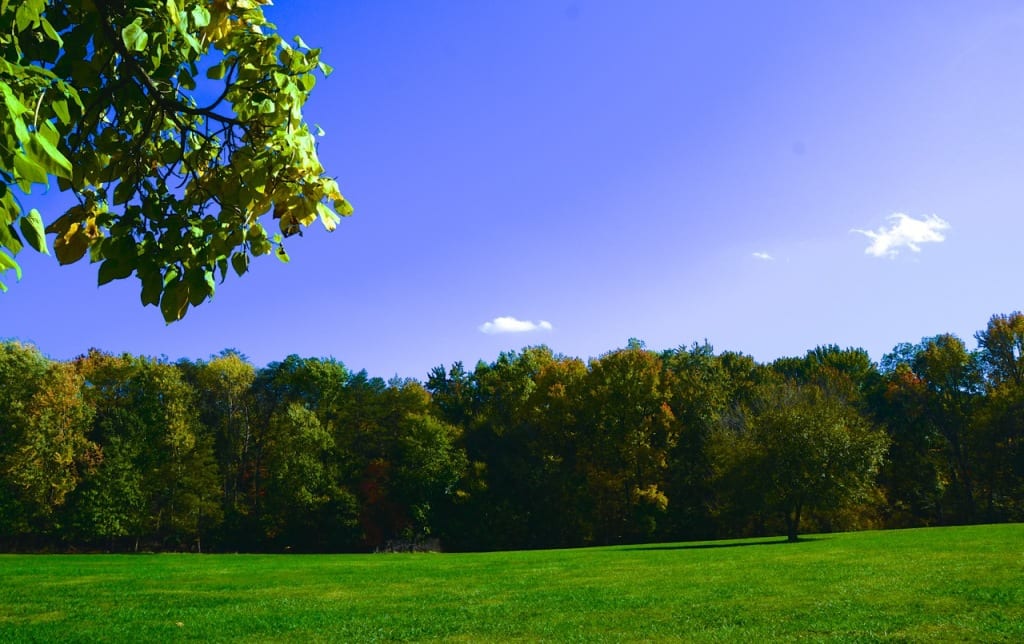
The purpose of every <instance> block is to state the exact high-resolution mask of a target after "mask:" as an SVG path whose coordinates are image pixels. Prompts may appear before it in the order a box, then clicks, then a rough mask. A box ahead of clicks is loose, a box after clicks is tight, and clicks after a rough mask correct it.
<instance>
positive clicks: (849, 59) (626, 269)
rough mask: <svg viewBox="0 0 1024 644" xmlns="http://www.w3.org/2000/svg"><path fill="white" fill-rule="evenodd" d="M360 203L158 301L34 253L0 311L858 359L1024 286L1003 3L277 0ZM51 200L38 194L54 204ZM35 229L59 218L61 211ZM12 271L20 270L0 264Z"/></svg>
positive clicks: (364, 359) (288, 340) (140, 344)
mask: <svg viewBox="0 0 1024 644" xmlns="http://www.w3.org/2000/svg"><path fill="white" fill-rule="evenodd" d="M266 13H267V15H268V17H269V18H270V20H271V21H273V22H275V23H276V24H277V26H278V28H279V30H280V32H281V33H282V34H283V35H286V36H289V37H290V36H291V35H294V34H301V36H302V37H303V39H304V40H305V41H306V42H307V43H309V44H310V45H311V46H314V47H316V46H319V47H321V48H322V49H323V54H322V58H323V60H325V61H326V62H328V63H329V64H331V65H333V66H334V67H335V70H334V73H333V74H332V75H331V76H330V77H328V78H327V79H322V80H321V81H320V82H319V83H318V85H317V87H316V88H315V89H314V91H313V95H312V97H311V99H310V101H309V103H308V104H307V110H306V116H307V118H308V120H309V121H310V122H312V123H316V124H319V125H320V126H322V127H323V129H324V130H325V131H326V135H325V136H324V137H323V138H322V139H321V141H320V147H319V153H320V156H321V160H322V162H323V164H324V166H325V167H326V168H327V172H328V174H330V175H331V176H334V177H336V178H337V180H338V182H339V184H340V185H341V188H342V191H343V192H344V193H345V196H346V197H347V198H348V199H349V200H350V201H351V202H352V204H353V205H354V207H355V214H354V215H353V216H352V217H351V218H349V219H346V220H345V221H344V222H343V223H342V225H341V226H339V228H338V229H337V230H336V231H335V232H333V233H330V234H329V233H327V232H326V231H324V230H323V229H322V227H319V225H316V226H314V228H312V229H310V231H309V232H308V233H307V234H306V235H304V237H303V238H301V239H297V240H294V241H292V240H290V243H289V245H288V251H289V254H290V255H291V258H292V261H291V262H290V263H289V264H288V265H284V264H281V263H280V262H278V261H276V260H275V259H273V258H272V257H270V256H267V257H263V258H259V259H258V260H256V261H254V262H253V265H252V267H251V272H250V273H249V274H248V275H246V276H245V277H243V278H237V277H236V276H234V275H231V276H229V277H228V279H227V281H226V282H225V283H224V284H221V285H220V286H219V287H218V290H217V294H216V296H215V298H214V299H213V300H212V301H210V302H207V303H205V304H203V305H202V306H200V307H199V308H197V309H190V310H189V313H188V315H187V316H186V318H185V319H184V320H182V321H180V322H177V323H174V324H172V325H165V323H164V322H163V319H162V317H161V315H160V312H159V310H158V309H157V308H155V307H142V306H141V304H140V301H139V283H138V281H137V280H136V279H135V278H131V279H128V280H121V281H118V282H115V283H111V284H108V285H105V286H103V287H97V286H96V268H97V267H96V266H95V265H91V266H90V265H88V264H82V265H73V266H69V267H58V266H57V263H56V260H55V259H54V258H52V257H44V256H40V255H36V254H33V253H32V251H25V252H23V253H22V254H21V255H19V256H18V261H19V262H20V263H21V264H22V267H23V269H24V276H23V278H22V280H21V281H20V282H19V283H16V284H10V291H9V292H8V293H6V294H3V295H0V337H7V338H17V339H20V340H23V341H29V342H32V343H34V344H36V345H37V346H38V347H39V348H40V350H42V351H43V352H44V353H46V354H47V355H50V356H51V357H53V358H55V359H69V358H72V357H74V356H76V355H78V354H81V353H83V352H85V351H86V350H88V349H89V348H90V347H96V348H99V349H102V350H106V351H110V352H114V353H120V352H130V353H134V354H141V355H151V356H167V357H168V358H169V359H171V360H176V359H178V358H182V357H185V358H190V359H206V358H208V357H209V356H210V355H212V354H216V353H218V352H220V351H221V350H223V349H226V348H234V349H237V350H239V351H241V352H242V353H244V354H245V355H247V356H248V357H249V358H250V359H251V360H252V361H253V363H254V364H257V365H260V366H261V365H264V364H266V363H268V362H271V361H275V360H281V359H283V358H284V357H286V356H287V355H289V354H292V353H296V354H299V355H302V356H307V357H333V358H336V359H338V360H341V361H342V362H343V363H345V365H346V366H348V367H349V368H350V369H353V370H360V369H366V370H367V371H368V372H369V373H370V374H371V375H375V376H381V377H385V378H387V377H391V376H394V375H398V376H402V377H413V378H420V379H424V378H426V376H427V374H428V372H429V371H430V369H431V368H432V367H435V366H438V365H442V364H443V365H451V364H452V363H453V362H455V361H457V360H460V361H463V362H464V363H465V364H466V366H467V367H471V366H472V365H474V364H476V362H477V361H478V360H481V359H482V360H485V361H488V362H490V361H493V360H494V359H496V358H497V356H498V355H499V353H500V352H501V351H507V350H518V349H521V348H523V347H525V346H532V345H537V344H545V345H547V346H549V347H551V348H552V350H554V351H555V352H557V353H562V354H565V355H569V356H577V357H581V358H584V359H586V358H589V357H595V356H599V355H601V354H603V353H605V352H607V351H610V350H613V349H615V348H617V347H622V346H625V345H626V343H627V341H628V340H629V339H630V338H637V339H640V340H642V341H644V342H645V343H646V345H647V347H648V348H651V349H655V350H662V349H669V348H675V347H679V346H687V345H690V344H692V343H693V342H703V341H705V340H707V341H708V342H710V343H711V344H712V345H713V346H714V347H715V349H716V350H717V351H722V350H732V351H740V352H743V353H747V354H750V355H752V356H754V358H756V359H757V360H759V361H762V362H767V361H770V360H774V359H775V358H778V357H781V356H792V355H803V354H804V353H805V352H806V351H807V350H808V349H811V348H813V347H815V346H817V345H821V344H833V343H834V344H838V345H840V346H842V347H861V348H864V349H866V350H867V351H868V352H869V353H870V354H871V356H872V358H873V359H875V360H880V359H881V357H882V355H883V354H884V353H886V352H888V351H890V350H891V349H892V348H893V347H894V346H895V345H896V344H897V343H900V342H917V341H919V340H920V339H921V338H922V337H926V336H932V335H936V334H938V333H946V332H950V333H955V334H957V335H959V336H960V337H961V338H963V339H964V340H965V341H967V342H968V345H969V346H974V342H973V337H972V336H973V334H974V333H975V332H976V331H978V330H981V329H983V328H984V327H985V325H986V323H987V322H988V319H989V318H990V317H991V316H992V315H993V314H996V313H1009V312H1011V311H1015V310H1019V309H1021V308H1022V291H1024V288H1022V286H1021V284H1022V282H1021V280H1020V260H1021V257H1022V253H1021V248H1020V244H1021V240H1022V239H1024V6H1022V5H1021V4H1020V3H1019V2H1015V1H1012V2H1011V1H1006V2H1000V1H996V0H978V1H976V2H970V3H965V2H942V1H938V2H928V3H924V2H903V1H896V2H893V1H892V0H884V1H877V2H876V1H871V0H868V1H863V2H838V1H836V2H832V1H827V2H819V1H812V0H794V1H789V2H771V3H768V2H756V1H751V2H746V1H739V0H735V1H725V2H690V1H686V0H644V1H643V2H626V1H624V0H576V1H568V0H515V1H512V0H493V1H487V2H479V1H473V0H444V1H441V0H433V1H412V0H408V1H397V0H373V1H372V2H371V1H369V0H367V1H362V2H355V1H354V2H335V1H334V0H278V2H277V4H276V6H274V7H270V8H268V9H267V11H266ZM46 199H52V201H53V204H54V205H53V206H51V207H50V208H49V210H47V208H46V207H42V208H41V209H42V210H43V213H44V218H45V219H47V220H49V219H52V217H55V216H56V214H54V213H57V214H59V212H58V207H57V205H58V204H59V199H60V197H59V196H53V195H48V196H47V197H46V198H45V199H44V202H45V200H46ZM51 243H52V237H51ZM5 281H11V280H5Z"/></svg>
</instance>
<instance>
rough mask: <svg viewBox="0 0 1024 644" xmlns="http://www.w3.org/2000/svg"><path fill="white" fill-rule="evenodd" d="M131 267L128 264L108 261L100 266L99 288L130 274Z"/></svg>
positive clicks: (112, 260)
mask: <svg viewBox="0 0 1024 644" xmlns="http://www.w3.org/2000/svg"><path fill="white" fill-rule="evenodd" d="M132 270H134V269H132V265H131V264H130V263H128V262H121V261H118V260H114V259H108V260H106V261H104V262H103V263H102V264H100V272H99V286H103V285H104V284H106V283H107V282H110V281H112V280H120V279H124V278H126V277H128V276H129V275H131V274H132Z"/></svg>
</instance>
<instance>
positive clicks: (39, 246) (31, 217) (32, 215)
mask: <svg viewBox="0 0 1024 644" xmlns="http://www.w3.org/2000/svg"><path fill="white" fill-rule="evenodd" d="M18 227H19V228H21V236H22V237H24V238H25V241H26V242H28V245H29V246H31V247H32V248H34V249H36V250H37V251H38V252H40V253H43V254H44V255H49V254H50V249H49V248H47V247H46V233H45V232H43V217H42V215H40V214H39V211H38V210H36V209H35V208H33V209H32V210H29V211H28V214H27V215H25V216H24V217H22V218H21V219H20V220H19V221H18Z"/></svg>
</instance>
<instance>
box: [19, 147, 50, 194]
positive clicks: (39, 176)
mask: <svg viewBox="0 0 1024 644" xmlns="http://www.w3.org/2000/svg"><path fill="white" fill-rule="evenodd" d="M14 172H15V178H19V177H20V178H21V179H22V180H23V181H21V180H19V181H18V185H20V186H21V187H22V189H23V190H25V192H28V191H29V190H30V189H31V188H27V189H26V185H31V184H33V183H43V184H45V183H47V180H46V177H47V175H46V170H44V169H43V168H42V167H40V166H39V164H37V163H35V162H34V161H33V160H31V159H29V158H28V157H27V156H25V155H23V154H15V155H14Z"/></svg>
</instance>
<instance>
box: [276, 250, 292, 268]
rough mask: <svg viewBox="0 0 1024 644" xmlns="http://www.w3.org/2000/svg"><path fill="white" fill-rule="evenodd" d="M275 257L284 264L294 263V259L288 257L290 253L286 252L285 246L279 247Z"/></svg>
mask: <svg viewBox="0 0 1024 644" xmlns="http://www.w3.org/2000/svg"><path fill="white" fill-rule="evenodd" d="M274 255H275V256H276V257H277V258H278V259H279V260H281V262H282V263H284V264H287V263H288V262H290V261H292V258H291V257H288V253H287V252H285V250H284V246H278V247H277V252H275V253H274Z"/></svg>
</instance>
